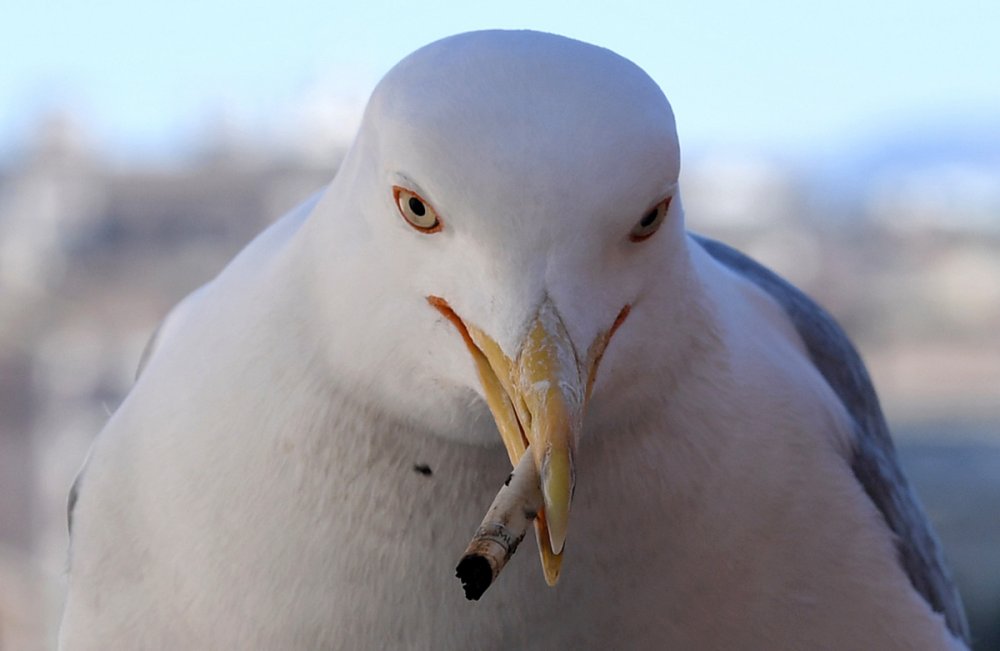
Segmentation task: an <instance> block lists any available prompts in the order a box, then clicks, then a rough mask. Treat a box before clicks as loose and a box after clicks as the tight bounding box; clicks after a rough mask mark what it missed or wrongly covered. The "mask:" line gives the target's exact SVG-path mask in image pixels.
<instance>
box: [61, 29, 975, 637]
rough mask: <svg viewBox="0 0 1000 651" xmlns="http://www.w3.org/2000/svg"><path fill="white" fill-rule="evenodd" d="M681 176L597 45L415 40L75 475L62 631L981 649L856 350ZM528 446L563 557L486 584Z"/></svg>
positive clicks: (522, 563)
mask: <svg viewBox="0 0 1000 651" xmlns="http://www.w3.org/2000/svg"><path fill="white" fill-rule="evenodd" d="M679 171H680V154H679V145H678V137H677V132H676V128H675V122H674V117H673V112H672V109H671V107H670V104H669V103H668V101H667V99H666V98H665V97H664V94H663V92H662V91H661V90H660V88H659V87H658V86H657V84H656V83H655V82H654V81H652V80H651V79H650V77H649V76H647V75H646V73H644V72H643V71H642V70H641V69H640V68H639V67H637V66H636V65H635V64H633V63H631V62H630V61H628V60H626V59H624V58H622V57H621V56H618V55H616V54H614V53H612V52H610V51H608V50H606V49H603V48H600V47H597V46H593V45H589V44H585V43H582V42H579V41H575V40H571V39H568V38H564V37H560V36H555V35H550V34H544V33H538V32H532V31H484V32H473V33H467V34H460V35H457V36H453V37H449V38H446V39H444V40H441V41H437V42H435V43H432V44H430V45H428V46H425V47H423V48H422V49H420V50H417V51H416V52H415V53H413V54H411V55H410V56H408V57H407V58H405V59H403V61H402V62H400V63H399V64H397V65H396V66H395V67H394V68H393V69H392V70H391V71H390V72H389V73H388V74H387V75H386V76H385V77H384V78H383V80H382V81H381V82H380V83H379V84H378V86H377V87H376V89H375V90H374V92H373V94H372V96H371V99H370V101H369V103H368V106H367V108H366V110H365V114H364V117H363V120H362V124H361V127H360V129H359V132H358V135H357V137H356V140H355V142H354V143H353V145H352V147H351V149H350V150H349V153H348V154H347V156H346V158H345V159H344V161H343V164H342V166H341V168H340V169H339V171H338V173H337V174H336V176H335V177H334V179H333V180H332V182H331V183H330V185H329V186H328V187H327V188H325V189H324V190H322V191H321V192H320V193H319V194H317V195H316V196H314V197H313V198H311V199H309V200H307V201H306V202H305V203H304V204H302V205H301V206H300V207H299V208H297V209H295V210H293V211H292V212H291V213H290V214H288V215H287V216H285V217H284V218H282V219H280V220H279V221H277V222H275V223H274V224H273V225H272V226H271V227H270V228H268V229H267V230H266V231H264V232H263V233H262V234H261V235H260V236H258V237H257V238H256V239H255V240H254V241H253V242H252V243H250V244H249V245H248V246H247V247H246V249H244V250H243V251H242V252H241V253H240V254H239V255H237V256H236V258H235V259H234V260H233V261H232V262H231V263H230V264H229V265H228V266H227V267H226V268H225V269H224V270H223V271H222V272H221V273H220V274H219V275H218V276H217V277H216V278H214V279H213V280H212V281H210V282H209V283H208V284H207V285H205V286H204V287H202V288H201V289H199V290H197V291H195V292H194V293H193V294H191V295H190V296H189V297H187V298H186V299H185V300H183V301H182V302H181V303H180V304H179V305H178V306H177V307H175V308H174V310H173V311H172V312H171V313H170V314H169V315H168V316H167V318H166V319H165V321H164V322H163V323H162V325H161V326H160V328H159V330H158V331H157V333H156V334H155V335H154V338H153V340H152V342H151V343H150V346H149V348H148V350H147V353H146V354H145V355H144V359H143V362H142V365H141V370H140V373H139V376H138V378H137V380H136V382H135V384H134V386H133V388H132V389H131V391H130V392H129V394H128V395H127V396H126V398H125V399H124V401H123V402H122V404H121V405H120V406H119V408H118V409H117V411H116V412H115V413H114V414H113V416H112V417H111V418H110V420H109V422H108V423H107V425H106V426H105V428H104V430H103V431H102V432H101V434H100V435H99V436H98V438H97V439H96V441H95V443H94V445H93V447H92V450H91V452H90V455H89V458H88V461H87V462H86V463H85V466H84V469H83V470H82V472H81V474H80V476H79V477H78V479H77V482H76V483H75V484H74V487H73V490H72V491H71V495H70V525H71V545H70V558H69V574H68V593H67V598H66V604H65V609H64V614H63V619H62V625H61V629H60V648H61V649H63V650H64V651H78V650H85V649H320V648H323V649H409V648H412V649H497V650H500V649H504V650H506V649H558V648H579V649H602V650H603V649H615V648H618V649H667V648H669V649H810V650H813V649H880V650H887V649H900V650H903V649H905V650H907V651H914V650H921V649H963V648H966V646H965V645H966V644H967V643H968V640H969V632H968V628H967V624H966V621H965V618H964V614H963V611H962V607H961V603H960V599H959V596H958V594H957V592H956V590H955V588H954V587H953V584H952V582H951V580H950V578H949V574H948V571H947V569H946V566H945V564H944V563H943V561H942V553H941V550H940V547H939V545H938V543H937V541H936V538H935V536H934V534H933V532H932V530H931V528H930V526H929V524H928V521H927V518H926V517H925V515H924V513H923V512H922V510H921V507H920V506H919V503H918V502H917V500H916V498H915V497H914V494H913V491H912V490H911V488H910V486H909V484H908V482H907V480H906V479H905V477H904V476H903V474H902V472H901V471H900V467H899V464H898V462H897V459H896V456H895V453H894V450H893V444H892V442H891V439H890V436H889V432H888V428H887V426H886V422H885V419H884V418H883V416H882V413H881V411H880V408H879V405H878V400H877V398H876V394H875V391H874V389H873V388H872V384H871V382H870V380H869V378H868V375H867V373H866V371H865V367H864V365H863V364H862V362H861V360H860V359H859V357H858V354H857V353H856V352H855V350H854V348H853V347H852V345H851V343H850V342H849V341H848V339H847V338H846V336H845V335H844V333H843V332H842V331H841V329H840V328H839V327H838V326H837V325H836V324H835V322H834V321H833V319H832V318H831V317H830V316H828V315H827V314H826V313H825V312H824V311H823V310H822V309H820V308H819V307H817V306H816V304H815V303H813V302H812V301H811V300H810V299H809V298H807V297H806V296H805V295H804V294H802V293H801V292H800V291H798V290H797V289H795V288H794V287H792V286H791V285H790V284H788V283H787V282H785V281H784V280H782V279H781V278H779V277H778V276H776V275H775V274H774V273H772V272H770V271H768V270H767V269H765V268H764V267H762V266H761V265H759V264H757V263H756V262H754V261H753V260H751V259H750V258H748V257H746V256H745V255H743V254H742V253H740V252H738V251H736V250H734V249H732V248H729V247H728V246H725V245H723V244H721V243H718V242H715V241H712V240H709V239H705V238H702V237H698V236H696V235H692V234H690V233H688V231H687V230H686V228H685V222H684V210H683V205H682V200H681V192H680V186H679V183H678V175H679ZM525 454H530V455H532V456H531V459H530V463H533V464H534V468H535V469H536V470H537V477H538V479H537V481H538V491H539V492H540V494H541V508H540V509H539V512H538V513H537V514H532V515H537V517H536V519H535V520H534V526H535V533H536V535H535V544H536V546H537V549H538V552H539V554H540V559H541V567H539V564H538V563H535V562H530V556H531V555H530V554H522V555H519V556H518V557H516V558H514V559H512V560H511V562H510V563H509V565H508V566H507V567H506V569H505V570H504V572H503V574H502V575H500V576H498V578H497V580H496V583H495V585H493V586H492V587H491V588H490V590H489V592H487V593H486V594H484V595H483V596H482V597H481V599H479V600H478V601H469V600H466V598H465V596H464V595H463V593H462V589H461V586H460V585H459V582H458V581H457V580H456V578H455V563H456V561H457V560H458V557H459V556H460V555H461V553H462V550H463V549H464V548H465V546H466V544H467V543H468V540H469V538H470V536H471V535H472V534H473V532H474V530H475V527H476V525H477V523H478V522H479V521H480V519H481V516H482V514H483V513H484V512H485V510H486V509H487V507H489V505H490V503H491V500H492V498H493V496H494V495H495V494H496V492H497V490H498V487H499V486H500V485H501V484H502V483H503V481H504V478H505V477H507V476H508V474H509V473H510V471H511V467H512V465H513V464H515V463H516V462H518V461H519V460H521V459H522V458H523V457H524V455H525ZM532 476H534V475H532ZM522 556H525V557H524V558H522Z"/></svg>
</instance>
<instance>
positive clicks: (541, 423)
mask: <svg viewBox="0 0 1000 651" xmlns="http://www.w3.org/2000/svg"><path fill="white" fill-rule="evenodd" d="M679 169H680V155H679V147H678V141H677V134H676V130H675V126H674V118H673V113H672V110H671V108H670V104H669V103H668V102H667V99H666V97H664V95H663V93H662V91H661V90H660V89H659V87H658V86H657V85H656V84H655V83H654V82H653V81H652V80H651V79H650V78H649V77H648V76H647V75H646V73H645V72H643V71H642V70H641V69H640V68H638V67H637V66H636V65H635V64H633V63H631V62H630V61H628V60H626V59H624V58H622V57H620V56H618V55H616V54H614V53H613V52H610V51H609V50H605V49H603V48H599V47H596V46H593V45H588V44H585V43H581V42H578V41H574V40H571V39H567V38H563V37H558V36H553V35H549V34H542V33H537V32H528V31H513V32H507V31H489V32H474V33H469V34H462V35H458V36H454V37H451V38H447V39H444V40H442V41H438V42H436V43H433V44H431V45H428V46H426V47H424V48H422V49H420V50H418V51H417V52H415V53H414V54H412V55H410V56H409V57H407V58H406V59H404V60H403V61H402V62H401V63H399V64H398V65H397V66H396V67H395V68H393V69H392V70H391V71H390V72H389V73H388V74H387V75H386V76H385V78H384V79H383V80H382V81H381V83H380V84H379V85H378V87H377V88H376V89H375V91H374V93H373V95H372V97H371V100H370V102H369V104H368V107H367V109H366V112H365V116H364V119H363V122H362V125H361V129H360V132H359V134H358V137H357V140H356V141H355V143H354V145H353V147H352V149H351V151H350V152H349V154H348V156H347V157H346V159H345V161H344V163H343V166H342V168H341V170H340V172H339V173H338V175H337V177H336V179H335V181H334V183H333V184H332V185H331V187H330V189H329V190H328V191H327V193H326V194H325V196H324V197H323V198H322V200H321V203H320V205H319V206H318V209H317V213H316V218H317V221H319V222H320V223H321V226H320V228H321V229H322V232H321V233H319V234H317V235H316V236H315V237H314V238H313V239H314V243H313V244H314V246H315V247H317V249H318V250H319V255H320V256H321V258H322V260H323V264H322V265H321V266H320V267H319V269H320V272H319V273H318V274H317V278H316V282H315V286H316V287H317V289H318V292H319V294H320V295H321V296H322V294H323V292H324V291H325V289H324V287H325V284H324V275H323V274H334V275H336V280H337V282H336V283H335V282H333V278H330V282H329V286H330V287H333V286H342V285H343V283H342V282H340V281H341V280H342V279H343V277H344V276H346V277H347V278H349V279H350V281H351V282H350V283H349V284H350V288H349V289H348V290H347V291H348V292H349V293H350V294H351V295H350V296H347V297H346V298H347V299H348V300H350V301H353V303H354V304H355V305H356V306H357V307H356V309H355V310H352V311H351V314H349V315H344V314H343V312H342V311H340V310H334V309H333V308H331V311H330V315H331V319H333V314H334V313H336V321H337V323H335V324H332V325H331V330H332V334H331V335H330V338H331V341H330V345H331V346H333V347H334V348H336V349H339V350H340V351H346V350H350V351H351V352H352V353H353V355H347V356H344V355H338V359H340V360H343V359H344V358H345V357H347V358H350V359H353V360H354V362H353V363H354V364H356V367H355V368H354V369H351V371H352V372H353V373H354V377H353V378H350V380H349V381H353V382H355V383H356V385H357V387H358V391H359V393H365V394H366V395H369V396H377V397H378V400H379V402H380V404H385V405H388V408H389V409H391V410H392V411H394V412H395V413H396V414H398V415H400V416H402V417H403V418H405V419H407V420H409V421H410V422H413V423H418V424H420V425H421V426H423V427H425V428H427V429H431V430H433V431H435V432H436V433H439V434H441V435H443V436H448V437H452V438H458V439H464V440H470V441H478V442H484V441H492V442H495V441H496V440H497V439H496V433H495V429H494V426H493V424H492V423H490V422H489V420H488V419H485V418H483V415H484V414H485V410H484V409H483V403H484V401H483V400H481V399H479V398H483V399H485V403H486V404H488V406H489V409H490V411H491V412H492V415H493V419H494V421H495V423H496V428H497V429H499V430H500V434H501V438H502V439H503V441H504V444H505V446H506V448H507V451H508V453H509V455H510V457H511V460H512V462H516V461H517V460H518V458H519V457H520V456H521V454H522V453H523V452H524V450H525V448H526V447H527V446H530V449H531V450H532V452H533V456H534V458H535V461H536V464H537V465H538V469H539V472H540V475H541V477H542V492H543V496H544V499H545V509H544V513H543V514H542V518H541V527H542V528H543V529H544V530H546V531H547V534H543V535H542V536H540V542H541V541H545V542H547V543H548V544H547V545H544V546H543V547H547V549H543V564H544V565H545V568H546V576H547V578H548V579H549V580H550V582H554V580H555V577H556V576H557V574H558V556H559V554H560V553H561V550H562V547H563V542H564V540H565V537H566V531H567V518H568V512H569V505H570V501H571V499H572V494H573V488H574V482H575V472H574V466H573V455H574V451H575V449H576V447H577V446H578V445H579V444H580V436H581V433H582V431H583V422H584V416H585V411H586V407H587V404H588V402H589V401H590V399H591V396H593V397H594V401H595V402H597V401H598V399H600V400H603V401H604V402H605V403H606V404H621V405H624V404H626V403H627V402H628V401H629V397H628V395H627V393H628V387H629V386H630V385H633V386H634V384H635V383H636V382H640V381H641V380H642V370H643V369H644V368H647V369H651V368H652V364H653V363H654V360H655V359H656V358H657V357H658V356H657V355H655V354H653V355H651V354H650V353H651V352H652V349H653V347H656V346H657V342H656V339H657V338H658V337H659V336H660V335H659V334H658V332H657V330H658V329H663V328H666V327H669V326H668V324H664V323H663V317H664V312H663V310H662V309H660V308H659V307H655V308H654V309H650V308H651V306H658V305H661V304H663V303H664V302H665V301H667V302H668V301H669V300H670V295H671V294H670V291H669V285H670V284H671V282H675V281H677V279H676V278H674V276H675V275H677V273H679V272H678V269H680V268H681V266H680V265H679V264H678V261H677V260H675V259H674V258H675V257H677V256H680V255H682V254H683V252H684V251H685V249H684V226H683V213H682V208H681V204H680V197H679V196H678V190H677V180H678V173H679ZM344 299H345V296H343V295H338V297H337V300H336V301H335V302H331V304H333V303H336V304H337V305H342V304H343V301H344ZM320 300H322V299H320ZM612 339H613V342H614V343H613V345H609V344H610V343H611V341H612ZM661 363H662V360H661ZM598 365H600V373H598ZM341 366H343V364H342V363H341ZM387 378H388V379H387ZM607 378H612V379H613V380H614V381H609V380H608V379H607ZM472 392H475V393H472ZM477 395H478V397H479V398H477V397H476V396H477ZM605 411H608V410H607V409H605ZM610 411H611V412H614V411H615V410H614V409H611V410H610ZM486 425H488V427H487V426H486ZM581 480H582V481H585V478H581ZM546 558H548V561H545V559H546Z"/></svg>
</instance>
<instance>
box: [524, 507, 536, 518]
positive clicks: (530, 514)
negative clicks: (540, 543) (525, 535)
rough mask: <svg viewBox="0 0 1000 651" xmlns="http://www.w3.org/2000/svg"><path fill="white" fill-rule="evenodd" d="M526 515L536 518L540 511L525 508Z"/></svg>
mask: <svg viewBox="0 0 1000 651" xmlns="http://www.w3.org/2000/svg"><path fill="white" fill-rule="evenodd" d="M524 517H526V518H528V519H529V520H534V519H535V518H537V517H538V512H537V511H535V510H533V509H525V510H524Z"/></svg>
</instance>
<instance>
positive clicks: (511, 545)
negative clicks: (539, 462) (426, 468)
mask: <svg viewBox="0 0 1000 651" xmlns="http://www.w3.org/2000/svg"><path fill="white" fill-rule="evenodd" d="M541 508H542V491H541V487H540V482H539V478H538V470H537V469H536V468H535V463H534V460H533V459H532V456H531V453H530V452H529V451H525V453H524V454H523V455H522V456H521V460H520V461H519V462H518V464H517V467H516V468H514V471H513V472H512V473H511V475H510V477H508V478H507V481H506V482H504V485H503V486H501V487H500V491H499V492H498V493H497V496H496V497H495V498H494V499H493V504H491V505H490V508H489V510H488V511H487V512H486V517H485V518H483V522H482V524H480V525H479V529H477V530H476V535H475V536H473V538H472V542H470V543H469V546H468V547H467V548H466V550H465V554H464V555H463V556H462V560H460V561H459V563H458V567H457V568H456V569H455V575H456V576H457V577H458V578H459V579H460V580H461V581H462V588H463V589H464V590H465V598H466V599H470V600H478V599H479V598H480V597H481V596H483V593H484V592H486V590H487V588H489V587H490V586H491V585H492V584H493V582H494V581H496V578H497V576H499V575H500V571H501V570H502V569H503V568H504V566H505V565H506V564H507V561H508V560H510V557H511V556H513V555H514V552H515V551H517V546H518V544H520V542H521V540H523V539H524V534H525V532H527V530H528V527H529V526H530V525H531V522H532V521H533V520H534V519H535V517H536V516H537V515H538V511H539V509H541Z"/></svg>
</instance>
